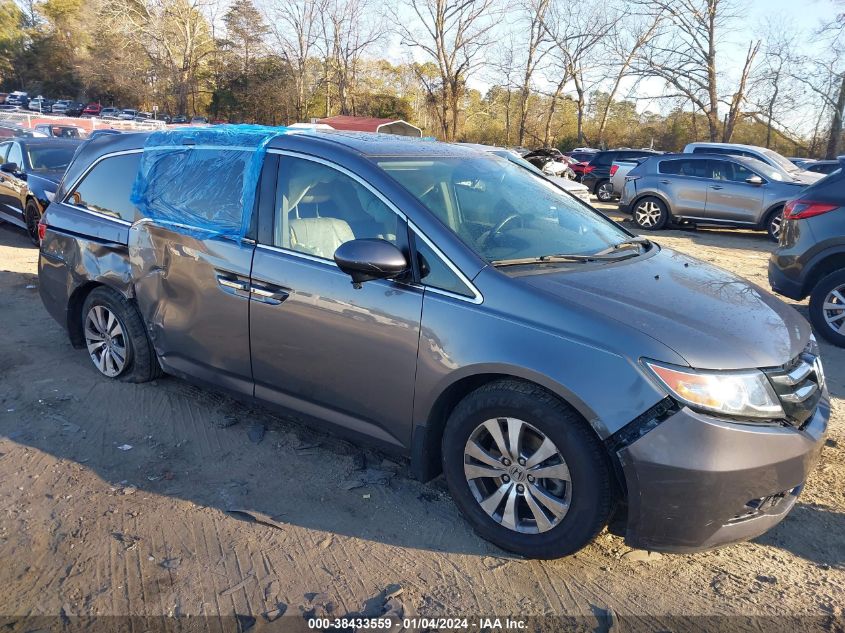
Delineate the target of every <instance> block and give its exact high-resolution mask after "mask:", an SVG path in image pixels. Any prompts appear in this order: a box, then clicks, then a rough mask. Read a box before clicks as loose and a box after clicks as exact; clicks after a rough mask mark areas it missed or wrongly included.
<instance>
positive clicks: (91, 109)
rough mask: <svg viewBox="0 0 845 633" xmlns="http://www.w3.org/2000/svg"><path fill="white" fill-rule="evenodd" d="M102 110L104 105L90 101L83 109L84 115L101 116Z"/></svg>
mask: <svg viewBox="0 0 845 633" xmlns="http://www.w3.org/2000/svg"><path fill="white" fill-rule="evenodd" d="M102 111H103V106H101V105H100V104H99V103H89V104H88V105H87V106H85V109H84V110H83V111H82V116H100V112H102Z"/></svg>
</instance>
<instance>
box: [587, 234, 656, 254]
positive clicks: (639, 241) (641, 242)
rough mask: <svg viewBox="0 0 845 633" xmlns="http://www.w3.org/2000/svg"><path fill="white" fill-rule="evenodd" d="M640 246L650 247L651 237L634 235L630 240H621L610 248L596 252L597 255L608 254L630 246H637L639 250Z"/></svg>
mask: <svg viewBox="0 0 845 633" xmlns="http://www.w3.org/2000/svg"><path fill="white" fill-rule="evenodd" d="M640 246H643V247H645V248H646V249H648V247H649V246H651V241H649V239H648V238H646V237H632V238H631V239H630V240H625V241H624V242H619V243H618V244H614V245H613V246H609V247H608V248H606V249H604V250H601V251H599V252H598V253H596V255H608V254H610V253H618V252H619V251H621V250H625V249H628V248H637V251H638V252H639V247H640Z"/></svg>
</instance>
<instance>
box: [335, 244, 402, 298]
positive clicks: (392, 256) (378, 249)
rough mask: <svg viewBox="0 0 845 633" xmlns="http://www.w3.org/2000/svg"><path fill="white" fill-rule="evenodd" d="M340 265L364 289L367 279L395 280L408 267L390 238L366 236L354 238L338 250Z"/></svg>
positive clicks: (337, 259) (337, 258) (356, 285)
mask: <svg viewBox="0 0 845 633" xmlns="http://www.w3.org/2000/svg"><path fill="white" fill-rule="evenodd" d="M334 261H335V263H336V264H337V267H338V268H340V269H341V270H342V271H343V272H345V273H346V274H347V275H349V276H350V277H352V285H353V286H355V287H356V288H360V287H361V284H362V283H364V282H365V281H372V280H374V279H395V278H396V277H399V276H401V275H402V274H403V273H405V272H406V271H407V270H408V260H407V259H406V258H405V255H404V254H403V253H402V251H400V250H399V249H398V248H396V246H395V245H393V244H391V243H390V242H388V241H386V240H381V239H377V238H362V239H358V240H350V241H349V242H345V243H343V244H341V245H340V246H338V247H337V250H336V251H335V252H334Z"/></svg>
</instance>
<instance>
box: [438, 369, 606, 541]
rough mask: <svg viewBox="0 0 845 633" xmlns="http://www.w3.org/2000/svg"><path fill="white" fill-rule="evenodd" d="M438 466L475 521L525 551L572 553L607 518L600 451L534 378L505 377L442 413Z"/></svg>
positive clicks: (485, 532) (481, 530) (488, 534)
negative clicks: (445, 419)
mask: <svg viewBox="0 0 845 633" xmlns="http://www.w3.org/2000/svg"><path fill="white" fill-rule="evenodd" d="M442 454H443V471H444V473H445V475H446V482H447V484H448V485H449V490H450V492H451V493H452V497H453V498H454V500H455V503H456V504H457V505H458V507H459V508H460V509H461V512H462V513H463V515H464V517H465V518H466V519H467V521H468V522H469V523H470V525H471V526H472V527H473V529H474V530H475V531H476V532H477V533H478V534H479V535H480V536H482V537H483V538H485V539H487V540H488V541H491V542H492V543H494V544H496V545H498V546H499V547H501V548H502V549H505V550H509V551H512V552H516V553H517V554H521V555H523V556H527V557H531V558H559V557H561V556H566V555H568V554H572V553H574V552H576V551H578V550H579V549H581V548H582V547H584V546H585V545H587V544H588V543H589V542H590V541H592V540H593V539H594V538H595V536H596V535H597V534H598V533H599V532H600V531H601V529H602V528H603V527H604V526H605V525H606V523H607V520H608V518H609V516H610V511H611V504H612V494H611V482H610V470H609V466H608V463H607V458H606V456H605V454H604V452H603V448H602V445H601V443H600V442H599V440H598V438H597V437H596V436H595V434H594V433H593V432H592V430H591V429H590V428H589V427H588V426H587V424H586V423H585V422H584V420H583V419H582V418H581V417H580V416H579V415H578V414H577V413H576V412H575V411H573V410H572V409H570V408H569V407H568V406H567V405H565V404H564V403H563V402H561V401H560V400H558V399H557V398H555V397H554V396H552V395H551V394H549V393H547V392H546V391H544V390H542V389H540V388H539V387H537V386H535V385H531V384H528V383H523V382H519V381H512V380H504V381H497V382H494V383H490V384H488V385H485V386H484V387H481V388H480V389H478V390H477V391H474V392H473V393H471V394H470V395H468V396H467V397H466V398H464V400H462V401H461V402H460V404H459V405H458V406H457V407H456V408H455V410H454V411H453V412H452V414H451V415H450V416H449V421H448V422H447V425H446V430H445V432H444V435H443V451H442Z"/></svg>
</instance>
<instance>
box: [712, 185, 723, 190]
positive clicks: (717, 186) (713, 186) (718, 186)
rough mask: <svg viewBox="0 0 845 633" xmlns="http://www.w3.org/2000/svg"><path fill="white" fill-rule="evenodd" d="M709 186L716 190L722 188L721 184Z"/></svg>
mask: <svg viewBox="0 0 845 633" xmlns="http://www.w3.org/2000/svg"><path fill="white" fill-rule="evenodd" d="M710 188H711V189H715V190H716V191H718V190H719V189H724V187H723V186H722V185H712V186H711V187H710Z"/></svg>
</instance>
